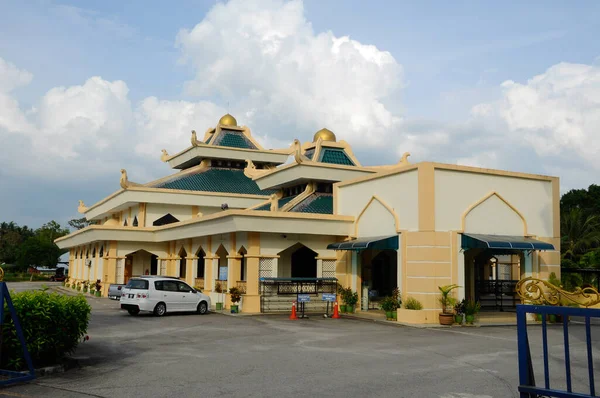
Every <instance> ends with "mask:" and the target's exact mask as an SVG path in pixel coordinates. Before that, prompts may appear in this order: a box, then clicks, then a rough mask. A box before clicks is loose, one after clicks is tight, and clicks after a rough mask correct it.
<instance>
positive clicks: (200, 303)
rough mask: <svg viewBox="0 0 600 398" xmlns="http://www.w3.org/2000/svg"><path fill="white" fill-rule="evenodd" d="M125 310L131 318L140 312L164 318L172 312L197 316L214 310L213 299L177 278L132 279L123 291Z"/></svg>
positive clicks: (123, 306) (122, 305) (122, 302)
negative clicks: (211, 309)
mask: <svg viewBox="0 0 600 398" xmlns="http://www.w3.org/2000/svg"><path fill="white" fill-rule="evenodd" d="M121 309H122V310H127V311H128V312H129V314H130V315H137V314H139V313H140V311H145V312H152V313H154V315H156V316H163V315H165V314H166V313H167V311H169V312H194V311H195V312H197V313H198V314H202V315H204V314H206V313H207V312H208V311H209V310H210V297H208V296H207V295H206V294H202V293H201V292H199V291H198V290H196V289H194V288H192V287H190V285H188V284H187V283H185V282H183V281H180V280H179V279H177V278H173V277H166V276H140V277H135V278H131V279H130V280H129V282H127V285H125V287H123V289H121Z"/></svg>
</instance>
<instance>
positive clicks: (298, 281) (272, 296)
mask: <svg viewBox="0 0 600 398" xmlns="http://www.w3.org/2000/svg"><path fill="white" fill-rule="evenodd" d="M259 283H260V286H259V288H260V310H261V312H276V311H287V310H289V305H290V303H291V302H293V301H297V299H298V295H300V294H303V295H309V296H310V297H311V299H310V304H309V303H307V305H306V307H307V308H308V309H309V310H319V311H320V310H323V309H325V308H326V306H327V303H326V302H325V301H322V295H323V293H337V285H338V283H337V278H260V279H259Z"/></svg>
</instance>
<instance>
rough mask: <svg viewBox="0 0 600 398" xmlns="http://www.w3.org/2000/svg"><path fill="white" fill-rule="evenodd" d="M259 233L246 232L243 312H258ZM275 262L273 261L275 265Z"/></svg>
mask: <svg viewBox="0 0 600 398" xmlns="http://www.w3.org/2000/svg"><path fill="white" fill-rule="evenodd" d="M259 256H260V233H258V232H248V253H247V254H246V271H247V272H246V294H245V295H244V298H243V300H244V306H243V308H242V311H243V312H260V295H259V293H260V292H259V281H258V277H259V266H260V258H259ZM276 266H277V262H275V267H276ZM275 272H277V271H275Z"/></svg>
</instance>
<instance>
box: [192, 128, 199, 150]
mask: <svg viewBox="0 0 600 398" xmlns="http://www.w3.org/2000/svg"><path fill="white" fill-rule="evenodd" d="M191 141H192V146H198V145H199V143H198V137H197V136H196V130H192V139H191Z"/></svg>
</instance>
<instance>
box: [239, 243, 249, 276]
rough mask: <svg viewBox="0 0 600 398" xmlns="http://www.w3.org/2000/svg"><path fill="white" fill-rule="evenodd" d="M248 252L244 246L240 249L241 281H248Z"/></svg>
mask: <svg viewBox="0 0 600 398" xmlns="http://www.w3.org/2000/svg"><path fill="white" fill-rule="evenodd" d="M247 253H248V252H247V251H246V249H245V248H244V246H242V248H241V249H240V250H239V251H238V254H239V255H240V256H241V258H240V281H246V275H247V269H246V254H247Z"/></svg>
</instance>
